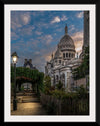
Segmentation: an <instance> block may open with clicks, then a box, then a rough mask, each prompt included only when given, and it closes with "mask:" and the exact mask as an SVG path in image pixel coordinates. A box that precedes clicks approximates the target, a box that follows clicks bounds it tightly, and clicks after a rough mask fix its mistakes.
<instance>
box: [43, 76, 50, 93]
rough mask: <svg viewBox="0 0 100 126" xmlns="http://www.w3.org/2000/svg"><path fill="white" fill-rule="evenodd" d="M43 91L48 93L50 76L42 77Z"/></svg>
mask: <svg viewBox="0 0 100 126" xmlns="http://www.w3.org/2000/svg"><path fill="white" fill-rule="evenodd" d="M43 82H44V83H43V84H44V90H43V91H44V93H45V94H50V88H51V78H50V77H49V76H45V77H44V81H43Z"/></svg>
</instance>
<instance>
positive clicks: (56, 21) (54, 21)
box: [51, 16, 61, 24]
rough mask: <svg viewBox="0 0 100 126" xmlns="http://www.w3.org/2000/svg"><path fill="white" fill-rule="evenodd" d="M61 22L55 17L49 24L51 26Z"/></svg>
mask: <svg viewBox="0 0 100 126" xmlns="http://www.w3.org/2000/svg"><path fill="white" fill-rule="evenodd" d="M60 21H61V20H60V18H59V17H58V16H56V17H54V19H53V20H52V21H51V24H53V23H58V22H60Z"/></svg>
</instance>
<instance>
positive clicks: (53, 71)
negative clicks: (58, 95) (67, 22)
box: [45, 26, 82, 91]
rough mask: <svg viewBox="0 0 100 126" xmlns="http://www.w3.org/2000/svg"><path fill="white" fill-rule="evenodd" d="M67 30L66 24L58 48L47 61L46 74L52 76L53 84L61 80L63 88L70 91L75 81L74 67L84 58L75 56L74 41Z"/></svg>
mask: <svg viewBox="0 0 100 126" xmlns="http://www.w3.org/2000/svg"><path fill="white" fill-rule="evenodd" d="M67 31H68V27H67V26H65V35H64V36H63V37H62V38H61V40H60V42H59V43H58V45H57V50H56V52H55V54H54V55H53V54H52V56H51V60H50V62H47V64H46V66H45V74H46V75H49V76H50V77H51V84H52V86H56V84H58V82H59V81H61V82H62V83H63V88H65V89H66V90H67V91H70V88H71V83H73V82H72V81H73V79H72V69H73V68H74V67H75V68H76V67H78V66H79V65H80V64H81V62H82V60H81V59H79V58H75V53H76V51H75V45H74V41H73V40H72V38H71V37H70V36H69V35H68V33H67ZM70 80H71V81H70Z"/></svg>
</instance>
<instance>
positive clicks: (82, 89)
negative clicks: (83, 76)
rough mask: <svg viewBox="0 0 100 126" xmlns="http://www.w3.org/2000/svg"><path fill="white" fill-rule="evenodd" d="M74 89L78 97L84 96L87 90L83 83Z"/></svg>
mask: <svg viewBox="0 0 100 126" xmlns="http://www.w3.org/2000/svg"><path fill="white" fill-rule="evenodd" d="M76 91H77V95H78V97H79V98H86V96H87V90H86V89H85V88H84V86H83V85H81V86H80V87H79V88H78V89H77V90H76Z"/></svg>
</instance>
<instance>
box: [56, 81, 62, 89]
mask: <svg viewBox="0 0 100 126" xmlns="http://www.w3.org/2000/svg"><path fill="white" fill-rule="evenodd" d="M56 87H57V89H58V90H63V84H62V83H61V81H59V82H58V84H56Z"/></svg>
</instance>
